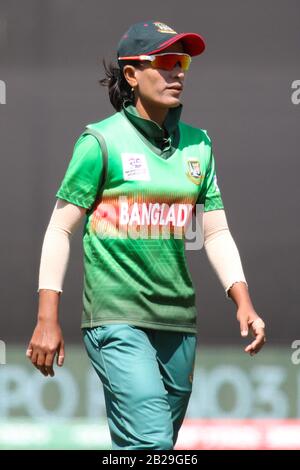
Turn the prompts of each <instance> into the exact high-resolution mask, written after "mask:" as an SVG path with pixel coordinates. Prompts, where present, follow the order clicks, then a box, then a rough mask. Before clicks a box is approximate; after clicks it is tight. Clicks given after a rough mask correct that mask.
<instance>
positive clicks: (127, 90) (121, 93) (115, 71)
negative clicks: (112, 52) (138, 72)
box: [99, 59, 137, 111]
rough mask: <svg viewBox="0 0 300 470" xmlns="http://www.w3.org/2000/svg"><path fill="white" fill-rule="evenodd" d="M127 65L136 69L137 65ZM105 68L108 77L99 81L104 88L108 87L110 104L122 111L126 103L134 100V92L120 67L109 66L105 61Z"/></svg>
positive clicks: (111, 64) (128, 63)
mask: <svg viewBox="0 0 300 470" xmlns="http://www.w3.org/2000/svg"><path fill="white" fill-rule="evenodd" d="M124 65H125V64H124ZM126 65H134V66H135V67H136V66H137V63H136V62H126ZM103 66H104V70H105V75H106V77H105V78H102V79H101V80H99V83H100V85H102V86H107V87H108V94H109V99H110V102H111V104H112V105H113V107H114V108H115V109H116V110H117V111H120V110H121V109H122V105H123V102H124V101H128V100H129V101H133V100H134V94H133V91H132V90H131V87H130V85H129V83H128V82H127V80H126V78H125V77H124V74H123V71H122V69H120V67H119V66H118V65H115V64H113V63H110V64H109V65H107V64H106V62H105V60H104V59H103Z"/></svg>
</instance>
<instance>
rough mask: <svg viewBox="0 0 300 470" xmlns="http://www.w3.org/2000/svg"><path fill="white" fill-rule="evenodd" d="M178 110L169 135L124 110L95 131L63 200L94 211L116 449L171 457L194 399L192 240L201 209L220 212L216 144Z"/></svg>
mask: <svg viewBox="0 0 300 470" xmlns="http://www.w3.org/2000/svg"><path fill="white" fill-rule="evenodd" d="M181 110H182V106H179V107H178V108H173V109H170V110H169V113H168V115H167V118H166V120H165V122H164V128H162V127H160V126H159V125H158V124H156V123H155V122H153V121H150V120H147V119H143V118H141V117H140V116H139V114H138V112H137V110H136V108H135V107H134V106H133V105H132V104H129V103H125V105H124V106H123V109H122V110H121V111H120V112H117V113H115V114H113V115H112V116H110V117H108V118H107V119H105V120H103V121H100V122H98V123H94V124H91V125H89V126H87V129H86V131H85V132H84V133H83V134H82V135H81V136H80V138H79V139H78V141H77V142H76V144H75V148H74V153H73V156H72V159H71V161H70V164H69V167H68V169H67V171H66V174H65V177H64V179H63V181H62V184H61V186H60V188H59V190H58V192H57V195H56V196H57V197H58V198H61V199H64V200H66V201H69V202H70V203H72V204H75V205H78V206H80V207H84V208H86V209H87V213H86V221H85V225H84V230H83V248H84V289H83V315H82V329H83V336H84V342H85V346H86V349H87V352H88V354H89V357H90V359H91V361H92V364H93V366H94V367H95V370H96V372H97V373H98V375H99V377H100V379H101V381H102V383H103V387H104V395H105V401H106V408H107V418H108V424H109V428H110V433H111V437H112V446H113V449H128V450H129V449H151V448H152V449H171V448H173V446H174V445H175V442H176V439H177V435H178V431H179V428H180V426H181V424H182V421H183V418H184V415H185V412H186V408H187V405H188V401H189V397H190V394H191V390H192V374H193V367H194V360H195V350H196V331H197V330H196V307H195V290H194V286H193V282H192V280H191V276H190V273H189V270H188V267H187V264H186V259H185V250H184V248H185V229H186V227H187V225H188V224H189V222H190V220H191V216H192V212H193V210H195V205H196V204H202V205H203V208H204V211H211V210H216V209H223V203H222V198H221V194H220V190H219V188H218V185H217V181H216V172H215V161H214V156H213V153H212V146H211V141H210V138H209V137H208V135H207V133H206V131H204V130H201V129H197V128H194V127H192V126H189V125H187V124H185V123H183V122H181V121H180V114H181ZM95 137H96V138H95Z"/></svg>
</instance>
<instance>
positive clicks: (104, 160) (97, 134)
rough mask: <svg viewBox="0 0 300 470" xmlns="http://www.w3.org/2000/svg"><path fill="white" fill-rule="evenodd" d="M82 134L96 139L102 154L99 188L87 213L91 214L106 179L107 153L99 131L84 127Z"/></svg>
mask: <svg viewBox="0 0 300 470" xmlns="http://www.w3.org/2000/svg"><path fill="white" fill-rule="evenodd" d="M83 134H84V135H85V134H90V135H93V136H94V137H95V138H96V139H97V141H98V143H99V145H100V149H101V154H102V168H103V171H102V179H101V181H99V186H98V190H97V195H96V198H95V202H94V204H93V206H92V207H91V209H90V211H89V212H91V211H92V210H93V209H94V206H95V204H96V202H97V201H98V199H99V197H100V195H101V194H102V192H103V189H104V186H105V182H106V178H107V166H108V152H107V145H106V142H105V139H104V137H103V135H102V134H100V132H99V131H97V130H96V129H93V128H92V127H90V126H86V128H85V131H84V133H83Z"/></svg>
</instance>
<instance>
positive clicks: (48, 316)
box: [26, 289, 65, 377]
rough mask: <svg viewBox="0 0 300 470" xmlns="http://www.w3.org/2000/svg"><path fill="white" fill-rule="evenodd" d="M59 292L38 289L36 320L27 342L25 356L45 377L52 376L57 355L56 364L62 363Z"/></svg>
mask: <svg viewBox="0 0 300 470" xmlns="http://www.w3.org/2000/svg"><path fill="white" fill-rule="evenodd" d="M59 301H60V293H58V292H56V291H53V290H49V289H40V291H39V311H38V321H37V325H36V327H35V329H34V332H33V335H32V338H31V340H30V342H29V345H28V348H27V351H26V356H27V357H28V358H29V359H30V360H31V362H32V364H33V365H34V366H35V367H36V368H37V369H38V370H39V371H40V372H41V373H42V374H43V375H45V376H46V377H47V376H48V375H50V376H51V377H53V376H54V370H53V363H54V359H55V356H56V355H57V365H58V366H60V367H61V366H62V365H63V363H64V358H65V352H64V339H63V335H62V331H61V328H60V326H59V322H58V310H59Z"/></svg>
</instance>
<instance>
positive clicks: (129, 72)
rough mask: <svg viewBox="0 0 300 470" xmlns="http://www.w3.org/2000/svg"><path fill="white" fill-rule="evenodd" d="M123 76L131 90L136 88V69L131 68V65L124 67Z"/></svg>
mask: <svg viewBox="0 0 300 470" xmlns="http://www.w3.org/2000/svg"><path fill="white" fill-rule="evenodd" d="M123 74H124V77H125V79H126V80H127V82H128V83H129V85H130V86H131V87H132V88H134V87H136V86H137V79H136V69H135V68H134V67H133V65H125V66H124V68H123Z"/></svg>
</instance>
